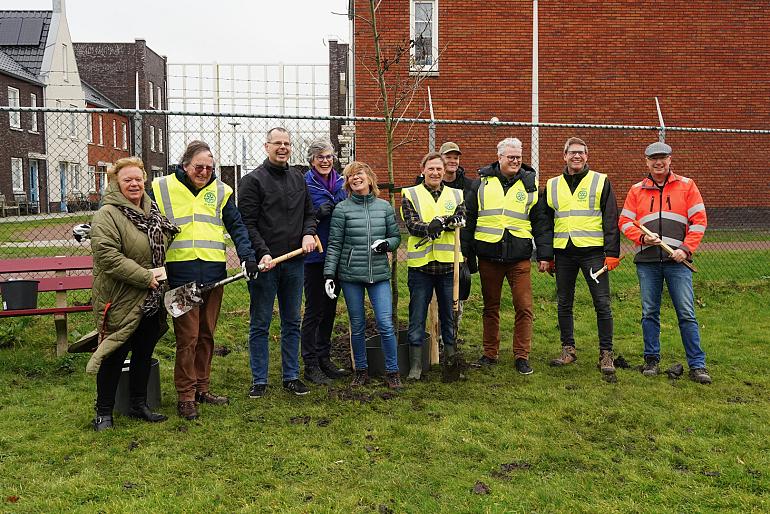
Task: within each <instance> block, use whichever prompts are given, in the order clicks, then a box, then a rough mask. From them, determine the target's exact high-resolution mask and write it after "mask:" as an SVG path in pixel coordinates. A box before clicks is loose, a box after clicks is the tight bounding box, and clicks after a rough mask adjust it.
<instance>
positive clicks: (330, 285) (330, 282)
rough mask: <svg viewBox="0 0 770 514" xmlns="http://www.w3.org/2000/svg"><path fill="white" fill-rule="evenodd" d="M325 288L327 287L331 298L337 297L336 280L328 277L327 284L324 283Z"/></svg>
mask: <svg viewBox="0 0 770 514" xmlns="http://www.w3.org/2000/svg"><path fill="white" fill-rule="evenodd" d="M324 289H326V296H328V297H329V298H330V299H332V300H334V299H335V298H337V295H336V294H334V280H332V279H330V278H327V279H326V284H324Z"/></svg>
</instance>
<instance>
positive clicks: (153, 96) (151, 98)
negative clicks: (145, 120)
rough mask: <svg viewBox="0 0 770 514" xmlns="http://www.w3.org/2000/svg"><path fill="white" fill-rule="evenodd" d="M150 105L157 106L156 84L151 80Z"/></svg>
mask: <svg viewBox="0 0 770 514" xmlns="http://www.w3.org/2000/svg"><path fill="white" fill-rule="evenodd" d="M150 107H155V86H154V85H153V83H152V81H150Z"/></svg>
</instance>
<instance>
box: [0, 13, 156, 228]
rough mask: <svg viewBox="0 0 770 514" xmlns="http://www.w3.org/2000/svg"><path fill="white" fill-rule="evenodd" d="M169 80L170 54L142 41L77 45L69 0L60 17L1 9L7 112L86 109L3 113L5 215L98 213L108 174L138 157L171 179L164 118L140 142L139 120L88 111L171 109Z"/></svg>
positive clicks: (0, 194) (147, 121) (148, 123)
mask: <svg viewBox="0 0 770 514" xmlns="http://www.w3.org/2000/svg"><path fill="white" fill-rule="evenodd" d="M166 78H167V77H166V57H164V56H161V55H158V54H157V53H155V52H154V51H153V50H151V49H150V48H149V47H148V46H147V44H146V42H145V41H144V40H142V39H137V40H135V41H134V42H132V43H73V42H72V40H71V37H70V32H69V27H68V25H67V17H66V13H65V8H64V1H63V0H54V1H53V9H52V10H51V11H22V10H15V11H0V105H8V106H11V107H46V108H51V109H78V110H81V111H83V112H29V111H27V112H4V113H2V116H0V138H1V139H2V144H0V204H2V205H1V206H0V207H1V208H2V212H0V215H4V214H5V210H6V208H15V209H17V210H18V212H19V213H44V212H67V211H70V210H72V209H81V208H84V207H85V206H93V205H95V204H96V203H98V200H99V198H100V195H101V192H102V191H103V189H104V184H105V173H106V171H107V168H108V167H109V166H111V165H112V163H114V162H115V161H116V160H117V159H120V158H121V157H126V156H128V155H132V154H139V155H141V156H142V158H143V160H144V162H145V165H146V166H147V168H148V172H151V173H153V174H155V175H161V174H163V171H164V170H165V169H166V167H167V161H168V159H167V156H166V148H165V146H166V145H165V144H164V140H165V137H166V134H167V132H168V127H167V124H166V118H165V117H164V116H152V115H150V116H143V117H142V119H141V131H142V138H141V143H140V144H139V145H137V141H136V140H135V137H134V125H133V123H134V120H133V119H130V118H129V117H127V116H125V115H122V114H118V113H87V112H85V111H86V110H87V109H93V108H101V109H134V108H139V109H158V110H160V109H163V108H164V107H165V105H166V98H167V97H166ZM2 118H6V119H2Z"/></svg>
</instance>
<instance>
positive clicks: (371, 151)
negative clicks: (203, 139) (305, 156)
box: [355, 0, 770, 224]
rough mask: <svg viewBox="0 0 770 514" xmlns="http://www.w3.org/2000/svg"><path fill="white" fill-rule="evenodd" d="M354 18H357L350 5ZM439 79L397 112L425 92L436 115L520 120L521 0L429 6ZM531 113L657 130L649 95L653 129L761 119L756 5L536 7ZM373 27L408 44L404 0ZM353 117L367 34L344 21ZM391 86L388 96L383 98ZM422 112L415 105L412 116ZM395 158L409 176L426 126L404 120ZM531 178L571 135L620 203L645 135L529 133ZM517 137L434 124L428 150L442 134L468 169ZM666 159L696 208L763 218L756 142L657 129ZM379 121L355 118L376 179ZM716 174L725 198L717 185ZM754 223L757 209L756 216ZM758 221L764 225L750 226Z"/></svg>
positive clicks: (762, 156)
mask: <svg viewBox="0 0 770 514" xmlns="http://www.w3.org/2000/svg"><path fill="white" fill-rule="evenodd" d="M355 6H356V13H357V14H359V15H362V16H366V17H368V6H367V2H365V1H364V0H356V1H355ZM438 22H439V47H440V48H441V54H440V67H439V74H438V76H435V77H428V78H426V79H425V80H424V81H423V83H422V85H421V87H420V89H419V90H418V91H417V95H416V96H415V99H414V100H413V102H412V106H411V108H410V109H409V110H408V111H407V112H406V114H407V115H410V116H415V115H418V114H421V115H422V117H427V116H428V113H427V110H425V105H426V100H427V94H426V90H425V88H426V86H430V88H431V94H432V97H433V103H434V112H435V116H436V117H437V118H451V119H471V120H489V119H490V118H491V117H492V116H496V117H498V118H499V119H500V120H503V121H529V120H531V93H532V90H531V86H532V84H531V70H532V37H531V30H532V2H530V1H515V2H511V1H502V0H488V1H486V2H483V3H477V2H465V1H463V0H441V1H440V2H439V20H438ZM539 23H540V30H539V38H540V44H539V53H540V57H539V104H540V110H539V113H540V121H541V122H554V123H597V124H598V123H602V124H624V125H657V123H658V120H657V113H656V110H655V100H654V98H655V97H656V96H657V97H659V99H660V102H661V108H662V110H663V114H664V117H665V121H666V124H667V125H670V126H691V127H722V128H754V129H766V128H768V127H770V102H768V98H770V57H768V56H770V38H768V37H767V27H768V26H769V25H770V10H767V9H765V8H764V7H763V6H762V5H760V4H759V3H757V2H753V1H747V0H742V1H733V2H729V8H726V4H725V2H721V1H714V0H713V1H701V2H687V3H684V2H677V1H673V0H663V1H615V2H607V1H597V0H588V1H585V2H582V3H581V5H580V8H572V7H570V8H566V7H565V6H564V4H563V3H558V2H550V3H547V2H541V3H540V11H539ZM378 24H379V26H380V31H381V35H382V47H383V53H384V55H385V56H386V57H388V56H392V55H394V52H395V48H396V47H397V46H399V45H402V44H403V43H404V41H407V40H408V38H409V0H389V1H388V2H383V3H382V4H381V9H380V14H379V18H378ZM355 34H356V36H355V52H356V62H355V79H356V92H355V99H356V105H355V114H356V115H358V116H377V115H381V109H380V106H379V104H378V101H379V99H380V94H379V91H377V89H376V84H375V82H374V81H373V79H372V78H371V77H370V75H369V73H368V72H367V71H366V69H365V68H364V66H363V63H362V60H363V61H364V63H365V64H366V65H367V66H369V67H370V68H371V67H372V66H373V59H372V56H373V46H372V42H371V32H370V30H369V29H368V27H367V26H366V24H364V23H362V22H361V21H360V20H356V26H355ZM407 66H408V64H407V62H406V61H405V60H404V61H403V62H401V63H399V64H397V65H394V66H393V67H392V69H391V72H390V77H389V78H390V82H391V83H392V84H394V83H396V81H404V80H406V79H407V77H408V73H407ZM392 94H393V92H391V95H392ZM421 111H422V112H421ZM407 128H408V127H403V128H402V129H401V130H400V132H399V134H398V137H397V138H396V140H397V141H402V140H406V141H408V142H407V144H405V145H403V146H402V147H401V148H399V149H398V150H397V152H396V159H395V169H396V183H397V184H403V183H405V182H411V181H412V180H413V179H414V175H415V174H416V173H417V172H418V171H419V170H418V166H419V161H420V158H421V156H422V155H423V154H424V153H425V152H426V151H427V128H426V127H425V126H416V127H413V128H412V132H411V134H410V135H408V136H406V129H407ZM539 132H540V133H539V136H538V141H539V148H540V171H541V181H544V180H545V179H547V178H549V177H552V176H554V175H556V174H558V173H559V172H560V171H561V169H562V166H563V160H562V149H563V143H564V140H565V139H566V138H567V137H569V136H571V135H577V136H580V137H583V138H584V139H586V140H587V142H588V144H589V146H590V150H591V152H590V160H589V162H590V163H591V164H592V165H593V166H594V167H595V168H596V169H599V170H601V171H604V172H607V173H608V174H609V175H610V178H611V179H612V181H613V184H614V185H615V188H616V190H617V194H618V199H619V201H620V202H621V203H622V201H623V199H624V198H625V194H626V192H627V191H628V188H629V187H630V186H631V185H632V184H633V183H635V182H637V181H638V180H640V179H641V177H643V176H644V174H645V167H644V159H643V150H644V147H645V146H646V145H647V144H648V143H650V142H652V141H654V140H656V139H657V133H656V132H655V131H606V130H605V131H598V130H587V129H586V130H565V129H540V131H539ZM508 136H515V137H519V138H520V139H522V141H524V155H525V161H526V160H527V159H528V158H529V155H530V146H531V144H530V142H531V130H530V129H528V128H513V129H511V128H504V127H496V128H492V127H463V126H446V125H444V126H442V125H440V126H439V127H438V129H437V137H436V142H437V146H438V145H439V144H440V143H441V142H442V141H445V140H453V141H456V142H457V143H458V144H459V145H460V146H461V148H462V150H463V162H462V164H463V166H464V167H465V168H466V169H468V170H476V169H477V168H479V167H481V166H483V165H485V164H488V163H489V162H491V161H493V160H495V159H496V156H495V153H496V152H495V144H496V142H497V141H499V140H500V139H502V138H503V137H508ZM667 142H669V143H670V144H671V145H672V146H673V148H674V155H673V163H674V164H673V167H674V169H675V170H676V171H677V172H679V173H682V174H684V175H688V176H690V177H693V178H694V179H695V180H696V182H697V183H698V185H699V187H700V189H701V191H702V193H703V196H704V198H705V201H706V203H707V207H708V208H709V212H710V213H711V214H714V213H717V214H718V213H719V211H720V210H722V211H724V212H725V213H728V212H732V211H733V210H734V208H743V209H752V212H759V213H762V212H764V213H767V214H770V194H769V193H770V188H769V187H768V184H770V181H769V180H768V179H767V168H768V159H767V157H766V151H765V150H764V148H765V147H766V146H767V145H768V143H770V136H747V135H724V134H703V133H682V132H669V133H668V134H667ZM383 149H384V128H383V127H382V125H375V124H367V125H364V126H362V125H361V124H358V126H357V135H356V157H357V158H358V159H359V160H364V161H367V162H370V163H371V164H373V165H374V167H375V169H377V170H379V171H381V179H382V177H383V176H384V173H385V155H384V150H383ZM725 174H727V175H729V176H730V177H731V178H730V180H729V184H730V186H729V193H727V192H725V187H724V186H725ZM766 219H767V217H765V220H766ZM764 223H765V224H766V223H767V222H766V221H765V222H764Z"/></svg>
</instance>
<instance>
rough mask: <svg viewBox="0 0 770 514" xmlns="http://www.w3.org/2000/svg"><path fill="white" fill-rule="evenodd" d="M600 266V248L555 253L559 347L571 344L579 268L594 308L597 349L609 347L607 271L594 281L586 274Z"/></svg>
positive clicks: (608, 284) (609, 319)
mask: <svg viewBox="0 0 770 514" xmlns="http://www.w3.org/2000/svg"><path fill="white" fill-rule="evenodd" d="M603 266H604V252H603V251H602V250H601V249H597V251H596V252H590V253H586V254H573V253H570V252H568V251H567V252H559V251H557V252H556V291H557V293H558V297H559V303H558V314H559V331H560V332H561V344H562V346H575V337H574V333H573V332H574V328H575V321H574V318H573V315H572V310H573V305H574V302H575V282H576V279H577V275H578V271H582V272H583V276H584V277H585V279H586V282H587V283H588V290H589V291H590V292H591V298H592V299H593V302H594V310H595V311H596V328H597V331H598V333H599V349H600V350H612V335H613V330H614V325H613V321H612V309H611V308H610V279H609V275H610V274H609V273H607V272H605V273H603V274H602V275H601V276H600V277H599V283H598V284H597V283H596V281H595V280H594V279H592V278H591V275H590V273H591V270H593V271H594V272H596V271H598V270H600V269H601V268H602V267H603Z"/></svg>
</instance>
